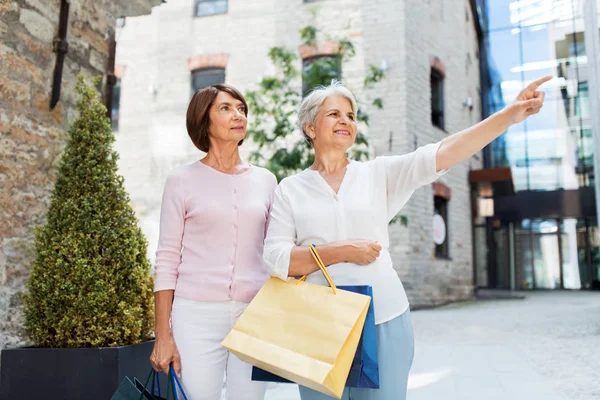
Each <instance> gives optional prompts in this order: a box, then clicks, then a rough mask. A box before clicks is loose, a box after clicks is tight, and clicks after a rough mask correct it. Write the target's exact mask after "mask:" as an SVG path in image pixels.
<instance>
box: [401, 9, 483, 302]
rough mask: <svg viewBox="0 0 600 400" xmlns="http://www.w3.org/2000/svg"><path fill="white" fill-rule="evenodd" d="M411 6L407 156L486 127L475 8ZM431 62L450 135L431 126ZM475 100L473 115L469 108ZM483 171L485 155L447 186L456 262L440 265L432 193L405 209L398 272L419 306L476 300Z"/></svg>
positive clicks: (460, 169)
mask: <svg viewBox="0 0 600 400" xmlns="http://www.w3.org/2000/svg"><path fill="white" fill-rule="evenodd" d="M461 3H462V4H461V5H460V6H457V5H455V4H453V5H452V6H450V5H449V4H447V3H446V2H438V1H419V0H410V1H407V2H406V21H407V23H406V24H405V26H404V28H405V36H406V39H405V40H406V43H407V45H406V47H407V51H406V58H405V62H406V69H407V73H406V77H407V79H406V85H405V90H404V94H405V97H406V104H407V110H406V118H407V123H406V133H407V134H406V135H404V142H403V148H402V150H403V151H405V152H406V151H411V150H412V149H414V147H415V145H416V146H421V145H423V144H426V143H430V142H436V141H439V140H442V139H444V138H445V137H447V136H448V135H449V134H452V133H455V132H458V131H460V130H462V129H465V128H467V127H469V126H471V125H474V124H475V123H477V122H478V121H479V120H480V116H481V108H480V87H479V59H478V42H477V36H476V30H475V20H474V16H473V12H472V10H471V7H470V5H469V1H467V0H465V1H463V2H461ZM432 57H437V58H438V59H439V60H440V62H441V64H442V65H443V67H444V69H445V79H444V97H445V98H444V103H445V104H444V106H445V131H443V130H441V129H439V128H437V127H434V126H433V125H432V124H431V123H430V122H429V121H430V112H431V108H430V95H429V87H430V83H429V71H430V68H431V64H432V59H431V58H432ZM468 96H470V97H471V98H472V101H473V108H472V109H470V108H469V107H465V106H464V105H463V103H464V102H465V99H466V98H467V97H468ZM481 166H482V156H481V154H478V155H476V156H474V157H472V158H471V159H470V160H468V161H465V162H463V163H462V164H460V165H458V166H456V167H454V168H452V170H450V171H449V172H448V173H447V174H446V175H444V176H443V177H442V178H440V182H442V183H444V184H445V185H447V186H448V187H449V188H450V190H451V199H450V201H449V202H448V218H449V221H448V224H447V225H448V229H447V231H448V235H449V240H450V243H449V244H450V247H449V259H448V260H444V259H436V258H435V257H434V245H433V240H432V217H433V193H432V188H431V187H425V188H422V189H420V190H419V191H418V192H417V193H415V195H414V196H413V197H412V199H411V200H410V202H409V204H408V205H407V207H406V213H407V214H408V217H409V226H408V230H409V231H410V240H409V242H410V247H409V248H408V249H406V250H404V252H399V253H396V254H395V260H397V269H398V272H399V274H400V276H401V278H402V280H403V282H404V283H405V287H406V290H407V293H408V295H409V297H410V299H411V300H412V302H413V304H418V305H421V306H428V305H434V304H440V303H445V302H449V301H457V300H464V299H466V298H469V297H471V296H472V295H473V253H472V233H471V200H470V189H469V185H468V171H469V170H470V169H478V168H480V167H481Z"/></svg>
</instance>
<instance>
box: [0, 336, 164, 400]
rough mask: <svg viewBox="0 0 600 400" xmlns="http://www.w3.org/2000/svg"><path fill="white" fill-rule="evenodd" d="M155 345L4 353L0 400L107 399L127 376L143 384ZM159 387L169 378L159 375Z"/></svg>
mask: <svg viewBox="0 0 600 400" xmlns="http://www.w3.org/2000/svg"><path fill="white" fill-rule="evenodd" d="M153 346H154V341H149V342H144V343H140V344H136V345H132V346H121V347H103V348H80V349H61V348H58V349H47V348H33V347H22V348H16V349H6V350H2V353H1V357H2V361H1V363H0V400H18V399H19V400H20V399H23V400H25V399H53V400H71V399H73V400H78V399H81V400H83V399H85V400H91V399H98V400H108V399H110V398H111V397H112V395H113V393H114V391H115V390H116V389H117V387H118V386H119V384H120V383H121V380H122V379H123V378H124V377H125V376H129V377H130V378H131V379H132V380H133V377H136V378H138V379H139V380H141V381H144V380H145V379H146V377H147V376H148V373H149V372H150V361H149V359H150V353H152V347H153ZM161 375H162V378H161V382H160V383H161V388H163V391H164V390H166V387H167V380H166V377H165V376H164V374H161Z"/></svg>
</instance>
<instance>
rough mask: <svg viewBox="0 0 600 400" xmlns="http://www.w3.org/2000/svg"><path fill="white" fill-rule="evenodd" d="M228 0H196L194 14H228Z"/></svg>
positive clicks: (202, 15)
mask: <svg viewBox="0 0 600 400" xmlns="http://www.w3.org/2000/svg"><path fill="white" fill-rule="evenodd" d="M226 13H227V0H196V4H195V6H194V15H195V16H196V17H206V16H208V15H217V14H226Z"/></svg>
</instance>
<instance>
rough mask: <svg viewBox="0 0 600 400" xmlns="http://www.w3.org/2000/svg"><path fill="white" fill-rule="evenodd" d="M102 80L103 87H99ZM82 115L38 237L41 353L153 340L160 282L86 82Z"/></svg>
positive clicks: (33, 285) (33, 333)
mask: <svg viewBox="0 0 600 400" xmlns="http://www.w3.org/2000/svg"><path fill="white" fill-rule="evenodd" d="M96 82H97V81H96ZM77 92H78V93H79V101H78V103H77V107H78V111H79V116H78V118H77V120H76V121H75V122H74V123H73V126H72V127H71V129H70V130H69V138H68V142H67V145H66V148H65V150H64V154H63V156H62V159H61V162H60V165H59V170H58V172H59V174H58V178H57V180H56V185H55V187H54V192H53V193H52V197H51V201H50V208H49V210H48V215H47V222H46V224H45V225H44V226H42V227H40V228H39V229H37V231H36V243H35V244H36V259H35V262H34V265H33V267H32V270H31V276H30V277H29V281H28V284H27V287H28V293H27V294H26V295H25V297H24V301H25V309H24V312H25V333H26V335H27V336H28V338H29V339H30V340H32V341H33V342H34V343H35V345H36V346H39V347H105V346H119V345H127V344H135V343H139V342H141V341H144V340H146V339H148V338H149V336H150V331H151V323H152V314H153V312H152V308H153V299H152V277H151V276H150V266H149V261H148V258H147V256H146V248H147V242H146V239H145V238H144V235H143V234H142V231H141V229H140V228H139V226H138V221H137V219H136V217H135V214H134V211H133V209H132V208H131V206H130V204H129V196H128V194H127V193H126V192H125V189H124V187H123V177H121V176H120V175H118V174H117V157H118V156H117V153H116V152H115V151H113V150H112V144H113V142H114V140H115V138H114V135H113V133H112V130H111V127H110V121H109V119H108V118H107V117H106V108H105V107H104V105H103V104H102V102H101V101H100V98H99V95H98V92H97V91H96V89H95V88H94V87H92V86H89V85H87V84H86V83H85V81H84V79H83V78H81V77H80V78H79V82H78V84H77Z"/></svg>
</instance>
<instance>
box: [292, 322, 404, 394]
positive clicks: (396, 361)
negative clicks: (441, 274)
mask: <svg viewBox="0 0 600 400" xmlns="http://www.w3.org/2000/svg"><path fill="white" fill-rule="evenodd" d="M376 331H377V357H378V358H379V360H378V361H379V389H360V388H346V389H345V390H344V395H343V396H342V400H406V389H407V386H408V374H409V372H410V367H411V366H412V362H413V358H414V355H415V338H414V333H413V326H412V320H411V318H410V311H406V312H405V313H404V314H402V315H400V316H398V317H396V318H394V319H392V320H391V321H388V322H384V323H383V324H380V325H377V327H376ZM299 388H300V397H301V398H302V400H328V399H333V397H331V396H327V395H326V394H323V393H320V392H317V391H315V390H312V389H308V388H306V387H304V386H299Z"/></svg>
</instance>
